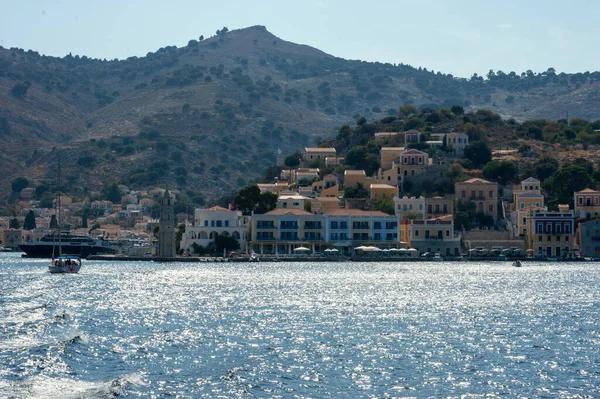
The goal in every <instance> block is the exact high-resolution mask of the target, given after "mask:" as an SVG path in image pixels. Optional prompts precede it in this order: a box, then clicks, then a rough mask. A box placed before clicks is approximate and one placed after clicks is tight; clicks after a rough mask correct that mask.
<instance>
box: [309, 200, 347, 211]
mask: <svg viewBox="0 0 600 399" xmlns="http://www.w3.org/2000/svg"><path fill="white" fill-rule="evenodd" d="M311 203H312V209H311V210H312V213H314V214H315V215H322V214H325V213H331V212H333V211H337V210H338V209H340V200H339V199H338V198H334V197H317V198H314V199H313V200H312V202H311Z"/></svg>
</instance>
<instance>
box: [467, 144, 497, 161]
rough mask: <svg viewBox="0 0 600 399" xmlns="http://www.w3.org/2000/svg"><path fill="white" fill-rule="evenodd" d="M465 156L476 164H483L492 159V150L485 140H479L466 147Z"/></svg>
mask: <svg viewBox="0 0 600 399" xmlns="http://www.w3.org/2000/svg"><path fill="white" fill-rule="evenodd" d="M465 158H467V159H468V160H470V161H471V162H473V164H474V165H476V166H482V165H485V164H486V163H488V162H490V161H491V160H492V150H490V147H489V146H488V145H487V143H486V142H484V141H477V142H475V143H473V144H471V145H468V146H467V147H466V148H465Z"/></svg>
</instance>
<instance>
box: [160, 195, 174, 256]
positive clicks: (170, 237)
mask: <svg viewBox="0 0 600 399" xmlns="http://www.w3.org/2000/svg"><path fill="white" fill-rule="evenodd" d="M158 256H159V257H160V258H174V257H175V211H174V204H173V199H171V194H170V193H169V190H165V193H164V195H163V196H162V198H161V199H160V221H159V230H158Z"/></svg>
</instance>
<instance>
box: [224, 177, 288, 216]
mask: <svg viewBox="0 0 600 399" xmlns="http://www.w3.org/2000/svg"><path fill="white" fill-rule="evenodd" d="M233 205H234V206H235V207H236V208H237V209H238V210H240V211H242V213H243V214H244V215H251V214H252V212H255V213H258V214H262V213H267V212H269V211H271V210H273V209H275V207H276V206H277V195H276V194H273V193H269V192H264V193H261V192H260V188H258V186H257V185H256V184H250V185H248V186H246V187H244V188H242V189H241V190H240V191H238V192H237V193H236V194H235V196H234V197H233Z"/></svg>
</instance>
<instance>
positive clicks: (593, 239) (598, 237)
mask: <svg viewBox="0 0 600 399" xmlns="http://www.w3.org/2000/svg"><path fill="white" fill-rule="evenodd" d="M590 239H591V240H592V241H600V236H591V237H590Z"/></svg>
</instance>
